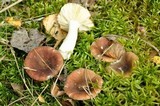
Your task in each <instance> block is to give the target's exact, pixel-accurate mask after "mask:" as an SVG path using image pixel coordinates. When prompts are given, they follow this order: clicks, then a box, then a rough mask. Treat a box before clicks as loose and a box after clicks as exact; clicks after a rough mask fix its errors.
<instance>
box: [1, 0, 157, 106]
mask: <svg viewBox="0 0 160 106" xmlns="http://www.w3.org/2000/svg"><path fill="white" fill-rule="evenodd" d="M13 1H15V0H13ZM65 3H66V2H65V0H38V1H36V0H25V1H23V2H21V3H19V4H17V5H16V6H14V7H12V8H10V9H9V10H7V11H5V12H3V13H1V14H0V105H2V106H7V105H8V104H10V103H12V102H13V101H15V100H18V99H21V100H19V101H17V102H15V103H14V104H13V106H30V105H31V104H32V103H34V101H35V100H36V99H37V97H38V95H39V94H40V93H41V92H42V91H43V90H44V88H45V87H46V86H47V85H48V87H47V89H46V90H45V91H44V93H43V94H42V96H43V98H44V99H45V101H46V103H40V102H36V103H35V106H38V105H42V106H58V105H59V104H58V103H57V101H56V99H55V98H53V97H52V96H51V94H50V87H51V85H52V83H53V81H55V78H53V79H51V80H49V81H46V82H42V83H39V82H35V81H33V80H32V79H31V78H30V77H29V76H28V75H27V74H26V73H25V71H24V69H23V61H24V58H25V56H26V54H25V53H24V52H22V51H19V50H17V49H13V48H12V47H11V46H10V44H9V43H7V42H8V41H9V40H10V39H11V35H12V33H13V31H14V30H16V28H15V27H13V26H10V25H8V24H3V21H4V20H5V18H6V17H14V18H16V19H21V20H22V23H23V24H22V27H25V28H26V29H28V28H38V29H39V31H43V30H44V29H43V27H41V26H42V22H41V21H37V19H40V18H42V17H45V16H47V15H49V14H52V13H58V12H59V11H60V8H61V7H62V6H63V4H65ZM91 12H92V20H93V22H94V24H95V27H94V28H93V29H92V30H91V31H88V32H81V33H79V37H78V41H77V44H76V47H75V49H74V53H73V55H72V56H71V59H70V60H68V61H67V62H66V65H65V69H66V70H67V73H68V74H69V73H71V72H72V71H73V70H75V69H77V68H82V67H83V68H88V69H92V70H94V71H95V73H97V74H99V75H100V76H102V78H103V80H104V83H103V89H102V91H101V93H100V94H98V96H96V98H95V99H92V100H87V101H80V102H79V101H76V104H77V105H78V106H80V105H85V106H121V105H125V106H155V105H157V106H158V105H160V78H159V77H160V67H159V66H158V65H155V64H154V63H152V62H151V60H150V56H149V55H150V52H151V51H152V50H153V48H152V47H150V46H149V45H147V44H146V43H144V42H143V41H142V39H143V40H146V41H147V42H150V43H152V44H153V45H154V46H156V47H157V48H158V49H159V50H160V1H159V0H99V1H98V2H97V3H96V4H95V6H94V7H93V8H92V10H91ZM139 26H142V27H144V28H145V30H146V34H145V35H142V34H141V33H139V32H138V30H137V28H138V27H139ZM106 34H116V35H118V36H122V37H118V41H120V42H121V43H122V44H123V45H124V47H125V49H126V50H127V51H132V52H134V53H135V54H136V55H137V56H138V57H139V62H137V64H136V67H135V68H134V69H133V74H132V76H131V77H130V78H124V77H122V76H117V75H115V74H114V73H112V74H109V73H108V72H107V70H106V66H108V65H109V64H108V63H105V62H100V61H98V60H95V58H94V57H93V56H91V54H90V45H91V43H92V42H93V41H94V40H95V39H96V38H98V37H101V36H105V35H106ZM47 36H48V35H47ZM123 37H127V38H128V39H124V38H123ZM53 41H54V40H53ZM14 54H15V56H14ZM63 73H64V72H62V74H63ZM22 78H24V79H25V82H24V81H23V80H24V79H22ZM11 83H17V84H21V85H24V84H27V86H28V88H26V87H24V89H25V90H24V91H23V95H19V94H17V92H15V91H14V90H13V89H12V87H11ZM58 83H60V85H61V86H62V87H63V83H62V82H58ZM66 98H67V96H66V95H63V96H61V97H57V99H58V100H59V101H61V100H63V99H66Z"/></svg>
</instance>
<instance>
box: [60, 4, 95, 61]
mask: <svg viewBox="0 0 160 106" xmlns="http://www.w3.org/2000/svg"><path fill="white" fill-rule="evenodd" d="M90 16H91V15H90V13H89V11H88V10H87V9H86V8H84V7H82V6H81V5H80V4H76V3H67V4H65V5H64V6H63V7H62V8H61V10H60V13H59V15H58V23H59V24H60V28H62V29H63V30H65V31H68V34H67V36H66V38H65V39H64V41H63V43H62V44H61V46H60V47H59V51H60V53H61V54H62V56H63V58H64V59H69V58H70V55H71V54H72V52H73V50H74V47H75V45H76V41H77V36H78V30H79V31H88V30H90V28H91V27H93V26H94V25H93V22H92V21H91V20H90V19H89V18H90Z"/></svg>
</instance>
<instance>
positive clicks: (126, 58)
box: [108, 52, 138, 77]
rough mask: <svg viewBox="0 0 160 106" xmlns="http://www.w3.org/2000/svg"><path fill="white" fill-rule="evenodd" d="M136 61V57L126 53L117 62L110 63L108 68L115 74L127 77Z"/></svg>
mask: <svg viewBox="0 0 160 106" xmlns="http://www.w3.org/2000/svg"><path fill="white" fill-rule="evenodd" d="M137 60H138V56H137V55H135V54H134V53H132V52H126V53H125V54H124V55H123V56H122V58H121V59H120V60H119V61H118V62H115V63H112V64H111V65H110V66H109V68H111V69H112V70H113V71H114V72H115V73H116V74H123V75H124V76H126V77H129V76H130V75H131V73H132V68H133V66H135V62H136V61H137ZM109 68H108V69H109ZM109 71H110V69H109Z"/></svg>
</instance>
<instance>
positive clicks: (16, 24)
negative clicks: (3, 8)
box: [5, 17, 22, 28]
mask: <svg viewBox="0 0 160 106" xmlns="http://www.w3.org/2000/svg"><path fill="white" fill-rule="evenodd" d="M5 21H6V22H7V23H9V24H10V25H12V26H14V27H16V28H20V27H21V25H22V21H21V20H15V19H14V18H13V17H7V18H6V19H5Z"/></svg>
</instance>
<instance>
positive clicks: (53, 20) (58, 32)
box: [43, 14, 67, 48]
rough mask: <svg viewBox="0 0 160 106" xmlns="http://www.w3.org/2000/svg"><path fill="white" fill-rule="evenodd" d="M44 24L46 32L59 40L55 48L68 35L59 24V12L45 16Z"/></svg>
mask: <svg viewBox="0 0 160 106" xmlns="http://www.w3.org/2000/svg"><path fill="white" fill-rule="evenodd" d="M43 25H44V27H45V30H46V33H47V34H49V35H51V36H52V37H54V38H55V39H56V40H57V42H56V44H55V45H54V48H56V47H57V46H58V45H59V44H60V42H61V41H62V40H63V39H64V38H65V37H66V35H67V32H65V31H64V30H62V29H61V28H60V25H59V24H58V21H57V14H52V15H49V16H47V17H45V18H44V19H43Z"/></svg>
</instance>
